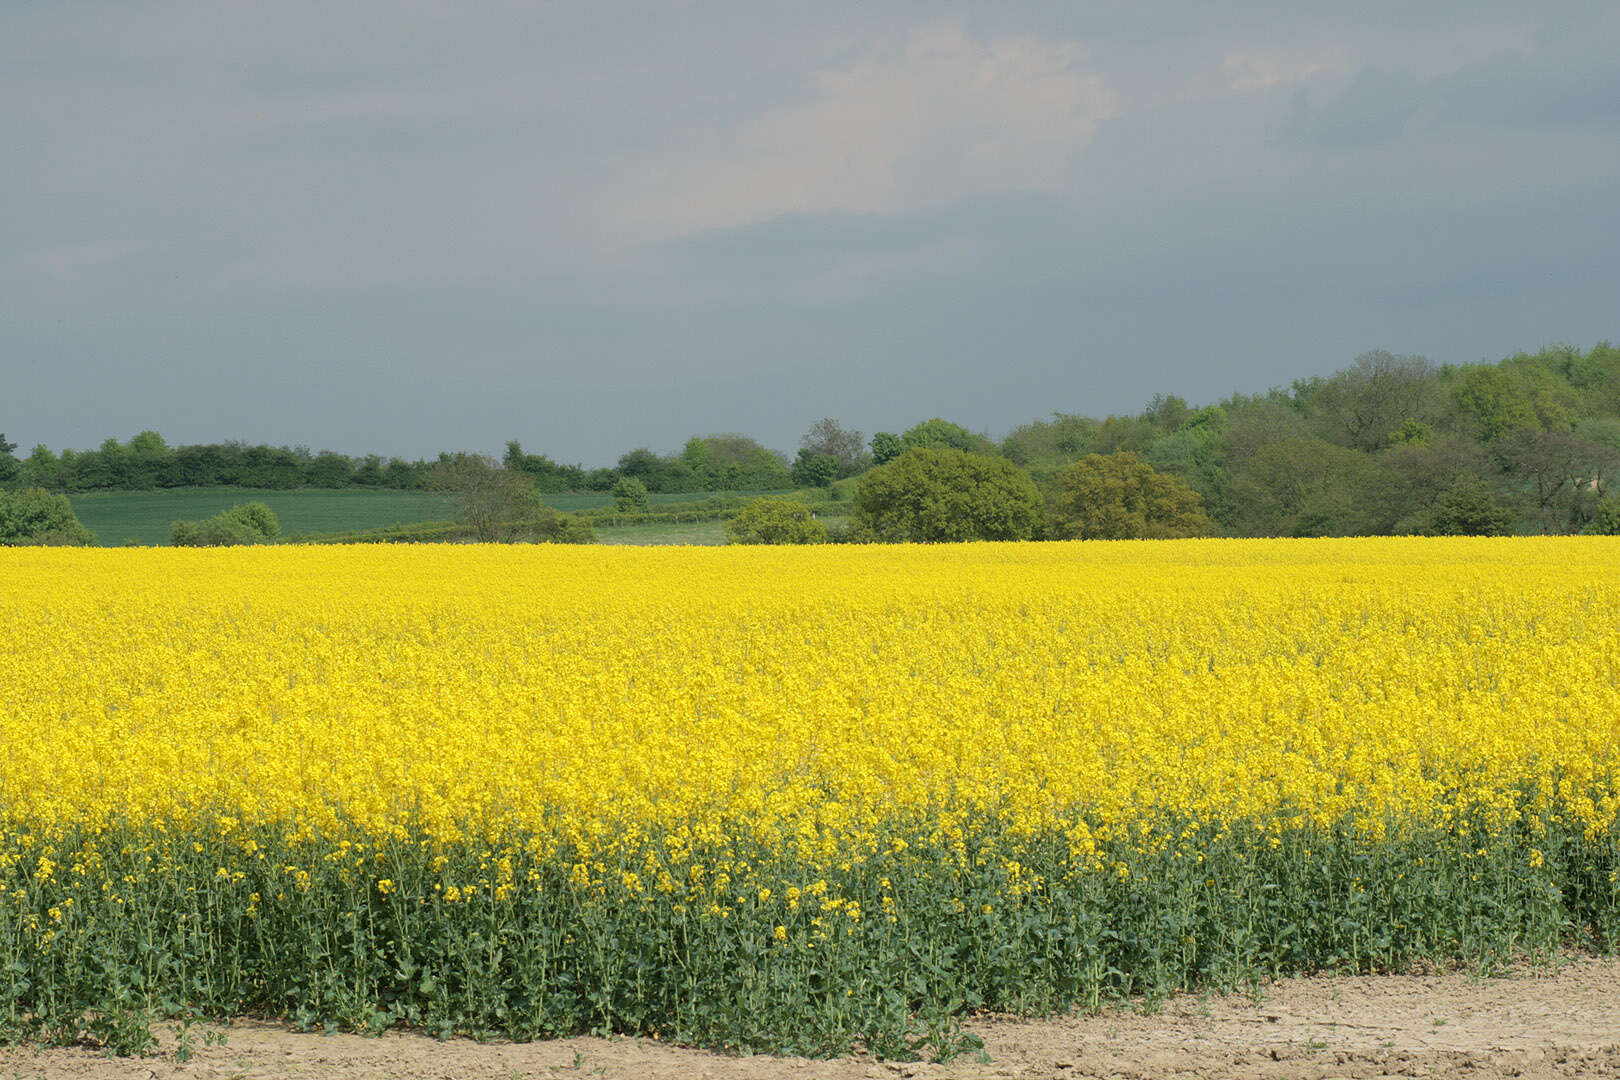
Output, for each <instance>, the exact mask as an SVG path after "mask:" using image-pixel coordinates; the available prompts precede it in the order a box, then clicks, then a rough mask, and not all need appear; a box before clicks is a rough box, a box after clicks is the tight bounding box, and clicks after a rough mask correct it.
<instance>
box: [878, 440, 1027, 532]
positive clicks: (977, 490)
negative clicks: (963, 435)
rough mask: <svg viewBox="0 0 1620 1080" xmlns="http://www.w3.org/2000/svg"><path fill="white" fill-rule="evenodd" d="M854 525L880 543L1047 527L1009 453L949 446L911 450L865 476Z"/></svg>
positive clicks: (1025, 475) (1021, 473)
mask: <svg viewBox="0 0 1620 1080" xmlns="http://www.w3.org/2000/svg"><path fill="white" fill-rule="evenodd" d="M853 516H854V519H855V525H856V527H857V529H858V530H860V532H861V533H862V534H864V535H869V536H871V537H872V538H874V539H877V540H885V541H901V542H904V541H911V542H920V543H940V542H950V541H961V540H1029V539H1033V538H1034V537H1036V536H1037V535H1039V533H1040V531H1041V528H1042V524H1043V523H1042V513H1041V496H1040V492H1038V491H1037V490H1036V489H1035V482H1034V481H1033V480H1031V479H1030V478H1029V474H1028V473H1026V472H1024V471H1023V470H1022V469H1020V468H1018V466H1016V465H1014V464H1013V463H1012V462H1010V461H1007V460H1005V459H1003V458H997V457H988V456H986V455H983V454H970V453H967V452H965V451H962V450H957V449H954V448H951V447H943V446H942V447H935V448H931V449H930V448H919V449H914V450H907V451H906V452H905V453H903V454H901V455H900V456H899V457H897V458H895V459H894V460H893V461H891V462H889V463H888V464H887V465H880V466H878V467H877V468H875V469H873V470H872V471H871V472H868V473H867V474H866V475H865V476H863V477H862V478H861V481H860V485H859V487H858V488H857V489H856V493H855V510H854V515H853Z"/></svg>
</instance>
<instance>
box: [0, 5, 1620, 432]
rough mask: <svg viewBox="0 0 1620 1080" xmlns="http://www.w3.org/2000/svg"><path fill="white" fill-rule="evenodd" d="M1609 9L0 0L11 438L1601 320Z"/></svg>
mask: <svg viewBox="0 0 1620 1080" xmlns="http://www.w3.org/2000/svg"><path fill="white" fill-rule="evenodd" d="M1617 239H1620V5H1615V4H1613V3H1591V4H1570V5H1553V6H1552V7H1545V6H1540V5H1531V4H1525V3H1523V2H1522V0H1516V2H1514V3H1511V4H1509V3H1492V2H1489V0H1485V2H1480V0H1475V2H1471V3H1466V4H1464V3H1455V4H1449V3H1444V4H1443V3H1433V4H1412V3H1410V2H1408V0H1402V2H1399V3H1393V2H1390V3H1365V2H1364V3H1359V4H1353V5H1346V4H1343V3H1337V2H1336V3H1332V4H1311V3H1296V2H1286V3H1284V2H1278V3H1275V4H1263V5H1262V4H1255V5H1247V6H1246V9H1245V11H1244V12H1241V13H1238V14H1235V15H1234V14H1233V13H1232V10H1231V5H1224V4H1222V5H1210V4H1204V3H1194V2H1191V0H1187V2H1183V3H1179V4H1150V3H1141V2H1135V0H1133V2H1119V3H1109V2H1098V3H1085V4H1070V3H1050V2H1047V3H1009V2H1005V0H1003V2H995V3H990V2H984V3H973V4H963V5H960V6H957V7H955V8H951V7H948V6H947V5H944V4H940V3H938V2H929V3H917V4H908V3H881V4H872V3H869V2H868V3H842V2H836V0H834V2H823V3H817V4H800V3H794V4H781V5H778V4H772V3H764V2H760V0H747V2H740V3H736V4H729V3H706V2H692V3H672V4H662V5H631V4H623V3H604V2H602V0H591V2H581V3H569V2H556V3H537V4H522V3H497V2H481V3H462V2H457V0H443V2H439V3H435V2H430V0H423V2H407V0H388V2H381V0H378V2H343V3H336V4H334V3H331V2H329V0H322V2H319V3H314V2H311V3H303V2H299V0H277V2H275V3H269V2H263V3H197V2H195V0H186V2H183V3H175V4H164V3H139V2H132V0H118V2H108V3H88V2H77V0H57V2H52V3H35V2H23V0H0V395H3V396H0V431H3V432H5V433H6V434H7V436H8V437H10V438H11V439H13V440H15V441H17V442H20V443H22V444H23V448H24V452H26V450H27V448H28V447H30V446H32V445H33V444H35V443H38V442H43V443H46V444H47V445H50V446H52V447H54V448H61V447H63V446H73V447H86V446H94V445H96V444H98V443H100V441H101V440H102V439H103V438H104V437H106V436H107V435H113V434H116V435H118V436H120V437H125V438H127V437H128V436H129V435H131V434H133V433H135V432H137V431H140V430H142V429H145V428H153V429H156V430H158V431H160V432H162V433H163V434H164V435H165V436H166V437H167V438H168V439H169V441H170V442H171V443H181V442H196V441H213V440H222V439H228V438H239V439H246V440H248V441H254V442H257V441H268V442H272V443H277V444H280V443H289V444H300V443H301V444H305V445H308V446H310V447H311V448H314V449H322V448H331V449H337V450H343V451H350V452H365V451H379V452H383V453H391V454H401V455H406V456H413V457H414V456H418V455H424V454H430V453H433V452H436V451H438V450H440V449H447V448H466V449H478V450H488V451H494V452H498V451H499V450H500V449H501V447H502V446H503V445H504V443H505V441H506V440H507V439H511V438H516V439H520V440H522V442H523V444H524V446H525V447H526V448H527V449H529V450H531V451H543V452H546V453H549V454H551V455H552V456H553V457H556V458H558V459H561V460H565V461H583V462H585V463H587V464H605V463H610V462H611V461H612V460H613V459H614V458H616V457H617V456H618V455H619V454H620V453H621V452H623V451H624V450H626V449H629V448H631V447H632V446H637V445H647V446H650V447H652V448H654V449H658V450H667V449H673V448H676V447H678V446H679V445H680V444H681V443H682V442H683V441H684V440H685V438H686V437H687V436H688V435H691V434H693V433H697V432H721V431H741V432H745V433H747V434H750V435H754V436H755V437H757V438H759V439H760V440H761V441H763V442H765V443H766V444H767V445H771V446H775V447H778V448H780V449H783V450H792V449H793V448H795V447H796V446H797V443H798V439H799V436H800V435H801V434H802V433H803V432H804V430H805V429H806V428H807V427H809V426H810V424H811V423H813V422H814V421H815V420H817V419H818V418H820V417H822V416H833V417H837V418H839V419H841V420H843V421H844V422H845V423H847V424H849V425H852V426H855V427H858V428H860V429H862V430H863V431H865V432H866V433H867V434H868V435H870V434H871V433H872V432H873V431H875V430H901V429H903V428H905V427H907V426H909V425H910V424H912V423H914V422H916V421H917V420H920V419H924V418H926V417H929V416H933V415H942V416H945V417H948V418H951V419H954V420H956V421H958V422H960V423H962V424H964V425H966V426H968V427H970V428H973V429H975V430H984V431H988V432H990V433H991V434H993V435H1000V434H1003V433H1005V432H1006V431H1007V430H1008V429H1009V428H1011V427H1013V426H1015V425H1017V424H1019V423H1023V422H1026V421H1028V420H1030V419H1033V418H1036V417H1039V416H1042V415H1045V414H1048V413H1050V412H1052V411H1054V410H1056V411H1063V412H1079V413H1086V414H1092V415H1101V414H1105V413H1108V412H1123V411H1129V412H1135V411H1137V410H1139V409H1140V408H1141V407H1142V406H1143V404H1144V403H1146V402H1147V400H1148V399H1149V398H1150V397H1152V395H1153V394H1154V393H1155V392H1158V391H1167V392H1173V393H1180V394H1182V395H1183V396H1184V397H1187V398H1189V399H1190V400H1192V401H1194V402H1203V401H1209V400H1213V399H1217V398H1220V397H1223V396H1225V395H1227V394H1229V393H1231V392H1232V391H1234V390H1241V391H1244V392H1258V391H1264V390H1265V389H1266V388H1267V387H1269V386H1273V385H1285V384H1287V383H1288V382H1290V381H1291V380H1292V379H1294V378H1296V377H1299V376H1304V375H1310V374H1315V373H1325V372H1328V371H1332V370H1334V369H1336V368H1339V367H1343V366H1345V365H1346V364H1348V363H1349V362H1350V361H1351V360H1352V359H1353V358H1354V357H1355V356H1356V354H1358V353H1361V352H1364V351H1366V350H1368V349H1373V348H1385V349H1390V350H1392V351H1395V352H1400V353H1420V354H1424V355H1427V356H1429V357H1430V358H1431V359H1434V360H1436V361H1451V362H1468V361H1475V360H1480V359H1487V358H1488V359H1498V358H1500V357H1502V356H1504V355H1508V354H1510V353H1512V352H1513V351H1515V350H1518V349H1521V348H1524V349H1535V348H1538V347H1540V346H1541V345H1543V344H1546V343H1550V342H1555V341H1564V342H1571V343H1574V344H1578V345H1583V346H1585V345H1590V344H1592V343H1594V342H1596V341H1598V340H1600V339H1604V338H1610V339H1614V338H1617V337H1620V325H1617V319H1616V313H1617V311H1620V242H1617Z"/></svg>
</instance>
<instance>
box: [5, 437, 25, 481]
mask: <svg viewBox="0 0 1620 1080" xmlns="http://www.w3.org/2000/svg"><path fill="white" fill-rule="evenodd" d="M15 449H17V444H16V443H14V442H10V441H8V440H7V439H6V433H5V432H3V431H0V484H9V483H11V482H12V481H13V480H15V479H17V477H18V476H19V475H21V473H22V462H20V461H18V460H17V459H16V458H15V457H13V456H12V451H13V450H15Z"/></svg>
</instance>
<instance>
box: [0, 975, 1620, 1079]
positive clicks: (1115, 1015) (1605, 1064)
mask: <svg viewBox="0 0 1620 1080" xmlns="http://www.w3.org/2000/svg"><path fill="white" fill-rule="evenodd" d="M969 1026H970V1027H971V1028H972V1029H973V1030H975V1031H977V1032H978V1033H979V1034H980V1035H982V1036H983V1037H984V1041H985V1049H986V1051H987V1052H988V1054H989V1056H990V1060H989V1062H987V1063H986V1062H981V1061H977V1060H968V1059H959V1060H957V1061H953V1062H949V1063H945V1064H939V1063H901V1062H883V1061H874V1060H871V1059H868V1058H861V1057H848V1058H842V1059H838V1060H834V1061H809V1060H804V1059H799V1058H770V1057H730V1056H726V1055H722V1054H714V1053H708V1052H705V1051H701V1050H690V1049H685V1048H681V1047H673V1046H667V1045H663V1044H661V1043H658V1042H655V1041H652V1040H648V1039H639V1040H638V1039H562V1040H557V1041H554V1042H543V1043H527V1044H513V1043H477V1042H473V1041H471V1040H465V1039H458V1040H451V1041H448V1042H439V1041H436V1040H434V1039H431V1038H428V1037H425V1036H421V1035H413V1034H406V1033H399V1032H393V1033H389V1034H387V1035H384V1036H383V1037H381V1038H375V1039H373V1038H365V1037H362V1036H357V1035H310V1034H301V1033H297V1032H294V1031H291V1030H289V1029H287V1028H285V1027H282V1026H278V1025H274V1024H265V1023H255V1022H248V1021H243V1022H239V1023H234V1024H231V1025H229V1026H228V1027H225V1028H224V1029H217V1030H222V1033H223V1035H224V1037H225V1040H224V1044H223V1045H203V1043H204V1040H203V1039H202V1038H201V1037H196V1038H195V1040H194V1041H195V1043H196V1046H195V1049H194V1056H193V1057H192V1058H191V1059H190V1060H189V1061H185V1062H180V1061H177V1060H176V1059H175V1057H176V1056H175V1053H174V1050H175V1043H174V1039H173V1037H172V1036H170V1037H169V1038H168V1039H166V1041H165V1047H164V1052H163V1053H161V1054H160V1055H157V1056H152V1057H146V1058H134V1059H114V1058H108V1057H104V1056H102V1055H101V1054H99V1053H97V1052H96V1051H94V1050H90V1049H83V1048H74V1049H62V1050H40V1049H33V1048H17V1047H10V1048H3V1049H0V1080H34V1078H42V1080H529V1078H574V1077H577V1078H581V1080H583V1078H587V1077H610V1078H611V1077H633V1078H637V1080H643V1078H645V1080H677V1078H679V1080H686V1078H689V1077H690V1078H711V1080H768V1078H776V1077H789V1078H794V1080H856V1078H882V1080H888V1078H892V1077H916V1078H919V1080H944V1078H951V1077H961V1078H964V1080H981V1078H984V1080H988V1078H1000V1077H1031V1078H1033V1077H1060V1078H1064V1080H1074V1078H1082V1077H1114V1078H1118V1080H1214V1078H1217V1077H1245V1078H1246V1077H1255V1078H1259V1080H1333V1078H1340V1077H1343V1078H1356V1080H1370V1078H1376V1077H1392V1076H1401V1077H1436V1078H1463V1077H1466V1078H1468V1080H1499V1078H1506V1077H1524V1078H1534V1077H1582V1078H1588V1077H1590V1078H1597V1077H1604V1078H1613V1077H1620V959H1612V958H1609V959H1597V958H1577V959H1568V960H1564V961H1560V962H1558V963H1557V964H1555V965H1549V966H1546V967H1542V968H1535V969H1525V970H1521V971H1517V972H1515V973H1513V974H1511V975H1509V976H1506V977H1502V978H1494V979H1478V978H1473V977H1471V976H1468V975H1461V974H1442V975H1381V976H1368V977H1357V978H1303V979H1291V980H1287V981H1284V982H1280V983H1276V984H1274V985H1272V986H1268V987H1265V988H1263V991H1262V993H1261V994H1260V995H1258V998H1256V997H1253V996H1250V995H1246V994H1244V995H1231V996H1224V997H1209V998H1200V997H1184V998H1178V999H1175V1000H1173V1001H1171V1002H1169V1003H1168V1004H1166V1005H1165V1006H1164V1007H1163V1008H1162V1009H1160V1010H1159V1011H1158V1012H1157V1013H1154V1014H1151V1015H1148V1014H1144V1013H1142V1012H1141V1011H1140V1010H1133V1009H1120V1010H1114V1011H1110V1012H1105V1013H1102V1014H1100V1015H1097V1016H1079V1017H1064V1018H1057V1019H1050V1020H1018V1019H1011V1018H1005V1017H980V1018H976V1019H975V1020H974V1022H973V1023H971V1024H970V1025H969Z"/></svg>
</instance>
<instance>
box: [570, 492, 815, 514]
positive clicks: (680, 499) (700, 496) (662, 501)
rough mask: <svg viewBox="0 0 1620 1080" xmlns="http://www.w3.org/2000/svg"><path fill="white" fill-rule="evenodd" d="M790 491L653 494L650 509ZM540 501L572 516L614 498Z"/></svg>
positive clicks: (587, 495) (591, 495) (575, 495)
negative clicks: (730, 497) (726, 496)
mask: <svg viewBox="0 0 1620 1080" xmlns="http://www.w3.org/2000/svg"><path fill="white" fill-rule="evenodd" d="M789 494H792V493H791V492H788V491H696V492H693V491H686V492H674V493H671V494H652V495H648V496H647V505H648V506H649V507H655V506H668V505H670V504H672V503H692V502H702V501H703V500H704V499H707V498H709V497H710V496H711V495H734V496H737V497H739V498H744V499H756V498H759V497H761V496H764V495H789ZM540 501H541V502H543V503H545V504H546V505H547V506H549V507H551V508H552V509H554V510H561V511H562V512H563V513H565V514H572V513H574V512H575V511H577V510H595V509H598V508H600V507H604V506H612V505H613V496H612V495H610V494H609V493H608V492H606V491H582V492H570V493H568V494H565V495H551V494H545V495H541V496H540Z"/></svg>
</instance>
